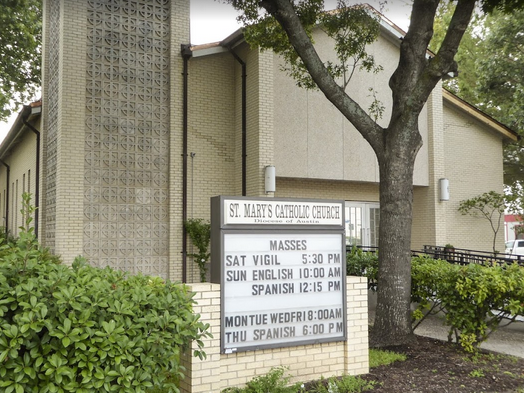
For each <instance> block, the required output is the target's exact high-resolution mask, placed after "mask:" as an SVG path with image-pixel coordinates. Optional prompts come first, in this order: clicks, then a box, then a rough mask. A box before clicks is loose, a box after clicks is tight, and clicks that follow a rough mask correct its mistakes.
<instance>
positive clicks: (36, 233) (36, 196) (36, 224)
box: [22, 118, 40, 239]
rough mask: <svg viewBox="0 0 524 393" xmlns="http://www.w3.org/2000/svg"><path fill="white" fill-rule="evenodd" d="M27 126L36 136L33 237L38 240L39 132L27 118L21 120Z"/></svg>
mask: <svg viewBox="0 0 524 393" xmlns="http://www.w3.org/2000/svg"><path fill="white" fill-rule="evenodd" d="M22 121H23V123H24V125H25V126H27V127H28V128H29V129H30V130H31V131H33V132H34V133H35V135H36V168H35V169H36V180H35V208H36V209H35V236H36V238H37V239H38V207H39V202H40V131H38V130H37V129H36V128H35V127H33V126H32V125H31V124H30V123H28V122H27V118H22Z"/></svg>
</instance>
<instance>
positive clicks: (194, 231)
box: [184, 218, 211, 282]
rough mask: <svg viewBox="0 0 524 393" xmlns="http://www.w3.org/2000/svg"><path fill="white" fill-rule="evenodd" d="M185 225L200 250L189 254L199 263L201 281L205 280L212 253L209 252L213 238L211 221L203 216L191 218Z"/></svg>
mask: <svg viewBox="0 0 524 393" xmlns="http://www.w3.org/2000/svg"><path fill="white" fill-rule="evenodd" d="M184 227H185V229H186V231H187V234H188V235H189V237H190V238H191V241H192V242H193V245H194V246H195V247H196V248H197V250H198V253H193V254H188V256H190V257H192V258H193V260H194V261H195V263H196V264H197V265H198V268H199V270H200V282H205V281H206V273H207V265H206V263H207V261H208V260H209V257H210V255H211V254H210V253H209V252H208V250H209V242H210V238H211V223H210V222H209V221H208V220H204V219H202V218H191V219H189V220H187V221H186V222H185V223H184Z"/></svg>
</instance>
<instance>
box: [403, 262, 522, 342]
mask: <svg viewBox="0 0 524 393" xmlns="http://www.w3.org/2000/svg"><path fill="white" fill-rule="evenodd" d="M523 283H524V268H523V267H520V266H518V265H517V264H513V265H496V264H491V265H489V266H488V265H486V266H484V265H478V264H469V265H466V266H461V265H453V264H450V263H448V262H447V261H442V260H434V259H430V258H425V257H417V258H414V259H413V261H412V301H413V302H416V303H419V307H418V310H417V312H416V314H417V315H419V317H423V315H424V314H428V313H429V312H437V311H440V312H443V313H444V314H445V316H446V324H447V325H449V326H450V331H449V338H450V339H451V337H452V336H453V335H455V337H456V338H457V341H459V342H460V343H461V345H462V346H463V347H464V348H465V349H466V350H468V351H474V350H475V348H476V347H477V346H478V345H479V344H480V343H481V342H482V341H484V340H485V339H486V338H487V337H488V336H489V334H490V333H491V332H492V331H494V330H496V329H497V327H498V326H499V324H500V322H501V321H502V320H504V319H506V318H509V320H510V321H511V318H515V317H516V316H517V315H521V316H523V315H524V289H523ZM428 310H429V311H428Z"/></svg>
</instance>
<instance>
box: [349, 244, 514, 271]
mask: <svg viewBox="0 0 524 393" xmlns="http://www.w3.org/2000/svg"><path fill="white" fill-rule="evenodd" d="M357 248H360V249H361V250H362V251H366V252H377V251H378V247H369V246H357ZM351 249H352V246H346V251H347V252H350V251H351ZM411 253H412V255H413V256H420V255H428V256H430V257H432V258H435V259H443V260H446V261H448V262H450V263H456V264H459V265H468V264H470V263H477V264H483V265H486V264H494V263H498V264H504V263H515V262H516V263H518V264H519V265H520V266H524V255H510V254H502V253H493V252H488V251H478V250H468V249H465V248H448V247H442V246H424V247H423V249H422V250H421V251H416V250H411Z"/></svg>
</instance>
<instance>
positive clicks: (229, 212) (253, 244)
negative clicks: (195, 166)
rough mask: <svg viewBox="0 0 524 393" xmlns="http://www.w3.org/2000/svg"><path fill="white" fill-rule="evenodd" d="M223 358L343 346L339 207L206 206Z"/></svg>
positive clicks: (229, 200)
mask: <svg viewBox="0 0 524 393" xmlns="http://www.w3.org/2000/svg"><path fill="white" fill-rule="evenodd" d="M211 216H212V220H211V225H212V230H211V236H212V242H211V244H212V247H211V253H212V258H211V260H212V265H211V281H212V282H215V283H220V284H221V288H222V291H221V297H222V299H221V304H222V310H221V352H222V353H226V354H227V353H233V352H237V351H248V350H256V349H264V348H278V347H286V346H296V345H303V344H311V343H320V342H331V341H344V340H345V339H346V331H347V327H346V258H345V238H344V202H343V201H325V200H304V199H282V200H280V199H274V198H245V197H224V196H219V197H215V198H212V201H211Z"/></svg>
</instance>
